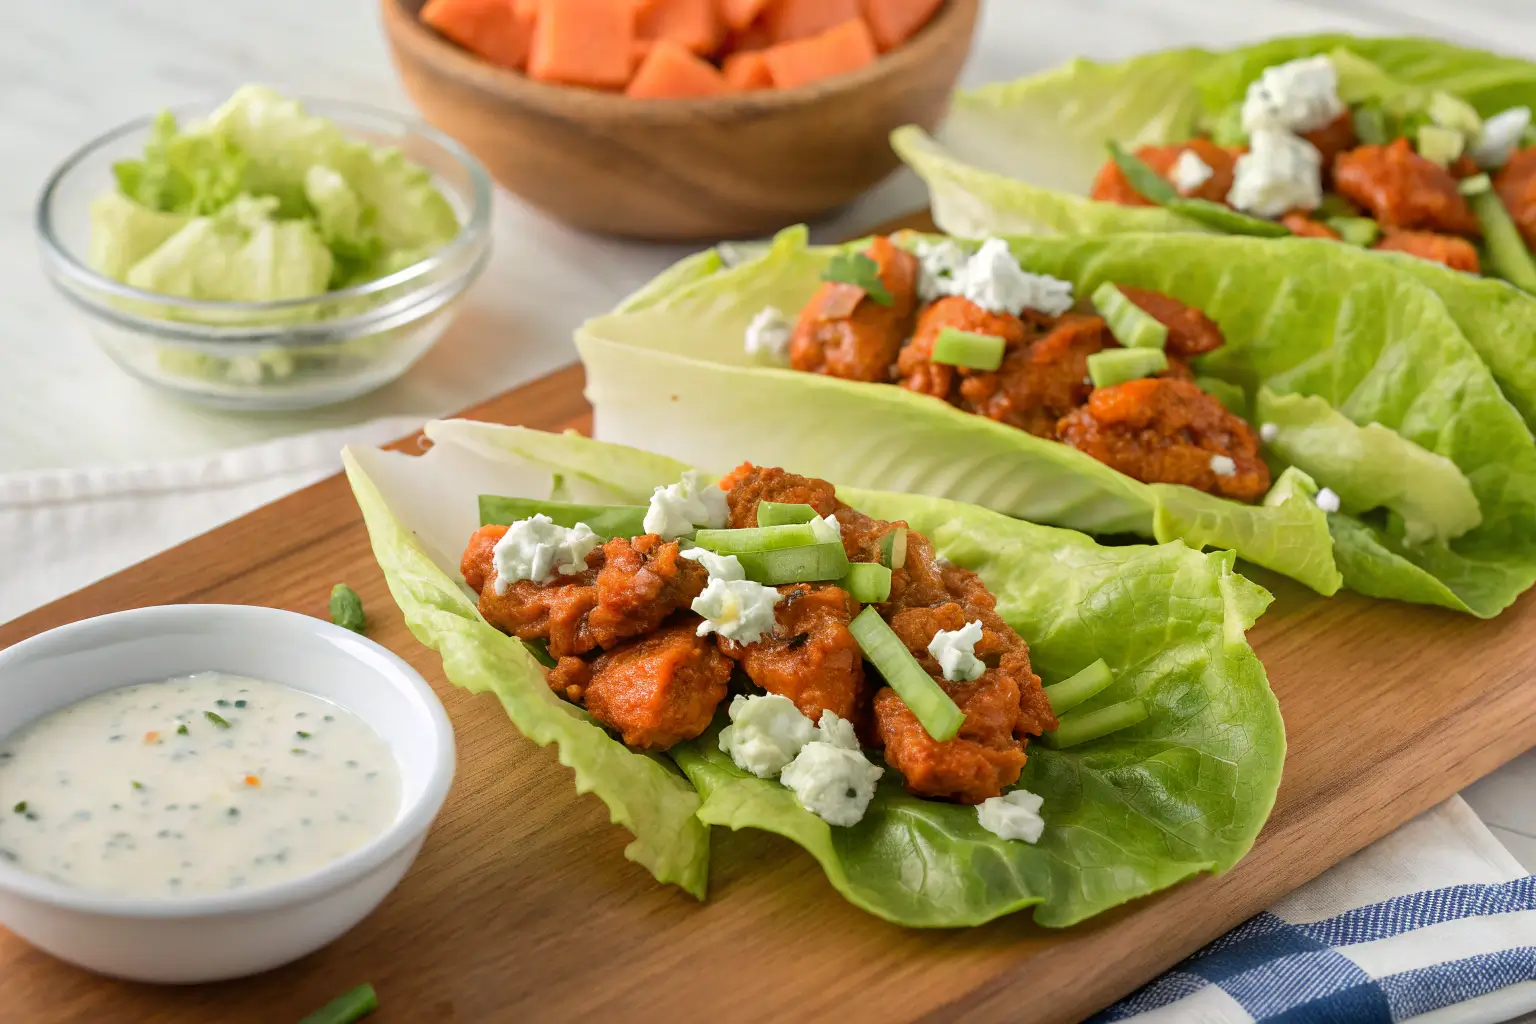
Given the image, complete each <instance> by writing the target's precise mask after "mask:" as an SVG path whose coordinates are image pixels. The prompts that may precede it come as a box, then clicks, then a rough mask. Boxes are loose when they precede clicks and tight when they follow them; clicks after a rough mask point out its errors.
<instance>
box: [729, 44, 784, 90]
mask: <svg viewBox="0 0 1536 1024" xmlns="http://www.w3.org/2000/svg"><path fill="white" fill-rule="evenodd" d="M722 70H724V71H725V80H726V81H727V82H729V83H730V86H731V88H732V89H735V90H737V91H739V92H748V91H750V90H753V89H772V88H773V76H772V75H771V74H769V73H768V61H767V60H766V59H765V58H764V57H763V55H762V53H761V52H760V51H758V50H743V51H742V52H741V53H733V54H731V55H730V56H729V57H727V58H725V67H724V68H723V69H722Z"/></svg>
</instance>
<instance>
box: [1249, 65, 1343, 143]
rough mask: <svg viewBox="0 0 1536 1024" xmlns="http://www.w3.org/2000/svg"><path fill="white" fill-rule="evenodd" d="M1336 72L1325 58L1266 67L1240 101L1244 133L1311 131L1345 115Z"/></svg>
mask: <svg viewBox="0 0 1536 1024" xmlns="http://www.w3.org/2000/svg"><path fill="white" fill-rule="evenodd" d="M1344 109H1345V108H1344V101H1343V100H1341V99H1340V98H1339V72H1338V69H1337V68H1335V67H1334V66H1333V60H1332V59H1331V58H1329V57H1328V56H1326V55H1319V56H1316V57H1302V58H1300V59H1299V60H1293V61H1287V62H1286V63H1284V64H1276V65H1274V66H1273V67H1268V68H1265V69H1264V71H1263V73H1262V74H1260V75H1259V77H1258V78H1257V79H1256V80H1255V81H1254V82H1253V84H1252V85H1250V86H1248V94H1247V95H1246V96H1245V97H1244V99H1243V130H1244V131H1246V132H1248V133H1249V134H1250V135H1251V134H1253V133H1254V132H1257V131H1261V130H1263V129H1266V128H1278V129H1281V130H1283V131H1287V132H1310V131H1312V130H1313V129H1315V128H1321V127H1323V126H1324V125H1326V124H1328V123H1329V122H1330V121H1332V120H1334V119H1335V118H1337V117H1338V116H1339V115H1340V114H1342V113H1344Z"/></svg>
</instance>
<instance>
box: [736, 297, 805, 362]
mask: <svg viewBox="0 0 1536 1024" xmlns="http://www.w3.org/2000/svg"><path fill="white" fill-rule="evenodd" d="M794 333H795V328H794V325H793V324H791V323H790V322H789V318H788V317H786V316H785V315H784V314H783V313H782V312H781V311H780V310H779V308H778V307H777V306H764V307H763V308H762V310H761V311H760V312H759V313H758V314H757V316H755V317H753V318H752V322H751V323H749V324H748V325H747V332H746V346H747V354H748V355H752V356H758V357H760V358H762V359H764V360H766V361H768V362H773V363H779V364H781V365H782V364H786V363H788V362H789V342H790V339H791V338H793V337H794Z"/></svg>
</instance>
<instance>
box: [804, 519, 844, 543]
mask: <svg viewBox="0 0 1536 1024" xmlns="http://www.w3.org/2000/svg"><path fill="white" fill-rule="evenodd" d="M809 526H810V528H811V536H812V537H815V538H816V543H818V544H831V543H833V542H835V541H841V540H842V539H843V526H842V524H841V523H839V522H838V521H837V514H836V513H833V514H832V515H830V516H817V517H816V518H815V519H812V520H811V521H810V523H809Z"/></svg>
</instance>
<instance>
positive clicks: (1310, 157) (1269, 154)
mask: <svg viewBox="0 0 1536 1024" xmlns="http://www.w3.org/2000/svg"><path fill="white" fill-rule="evenodd" d="M1248 146H1249V148H1248V152H1246V153H1244V154H1243V155H1242V156H1240V157H1238V158H1237V165H1236V167H1235V168H1234V170H1233V179H1232V190H1231V191H1230V192H1228V193H1227V202H1229V203H1231V204H1232V205H1233V206H1234V207H1236V208H1237V209H1239V210H1242V211H1243V212H1244V213H1251V214H1253V215H1255V216H1258V217H1278V216H1280V215H1281V214H1282V213H1285V212H1287V211H1288V210H1315V209H1317V207H1318V206H1319V205H1320V204H1321V203H1322V201H1323V175H1322V163H1323V158H1322V155H1321V154H1320V153H1318V151H1317V147H1316V146H1314V145H1312V143H1310V142H1308V141H1307V140H1306V139H1303V138H1301V137H1300V136H1297V135H1292V134H1290V133H1289V132H1286V131H1282V130H1280V129H1278V128H1261V129H1259V130H1258V131H1256V132H1254V133H1253V135H1252V136H1251V137H1250V138H1249V140H1248Z"/></svg>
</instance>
